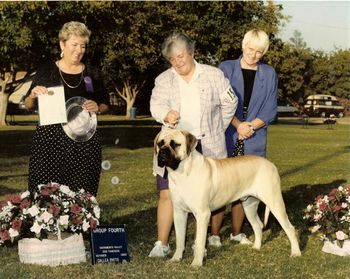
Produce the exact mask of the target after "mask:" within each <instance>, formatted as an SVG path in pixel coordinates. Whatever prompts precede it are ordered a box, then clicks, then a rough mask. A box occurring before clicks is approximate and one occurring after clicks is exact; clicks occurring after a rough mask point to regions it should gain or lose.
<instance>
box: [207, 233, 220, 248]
mask: <svg viewBox="0 0 350 279" xmlns="http://www.w3.org/2000/svg"><path fill="white" fill-rule="evenodd" d="M208 245H210V246H215V247H220V246H221V240H220V236H218V235H211V236H209V237H208Z"/></svg>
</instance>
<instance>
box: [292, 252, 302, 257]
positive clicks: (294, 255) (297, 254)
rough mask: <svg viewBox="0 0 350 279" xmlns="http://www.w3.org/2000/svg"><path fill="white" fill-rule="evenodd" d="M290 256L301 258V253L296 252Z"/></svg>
mask: <svg viewBox="0 0 350 279" xmlns="http://www.w3.org/2000/svg"><path fill="white" fill-rule="evenodd" d="M290 256H291V257H292V258H293V257H300V256H301V252H300V251H296V252H292V253H291V254H290Z"/></svg>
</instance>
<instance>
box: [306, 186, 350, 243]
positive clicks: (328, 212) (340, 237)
mask: <svg viewBox="0 0 350 279" xmlns="http://www.w3.org/2000/svg"><path fill="white" fill-rule="evenodd" d="M304 219H306V220H308V221H309V222H310V224H311V225H312V228H311V232H312V233H315V234H317V235H318V236H319V237H320V238H321V240H329V241H331V242H333V241H337V242H343V241H344V240H345V239H348V238H350V185H346V186H339V187H338V188H334V189H332V190H331V191H330V192H329V194H328V195H318V196H317V197H316V198H315V202H314V203H313V204H309V205H308V206H307V208H306V209H305V216H304Z"/></svg>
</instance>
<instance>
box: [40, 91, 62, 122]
mask: <svg viewBox="0 0 350 279" xmlns="http://www.w3.org/2000/svg"><path fill="white" fill-rule="evenodd" d="M47 90H48V93H47V94H44V95H39V97H38V102H39V103H38V104H39V121H40V126H42V125H50V124H58V123H66V122H67V113H66V102H65V99H64V88H63V86H56V87H49V88H47Z"/></svg>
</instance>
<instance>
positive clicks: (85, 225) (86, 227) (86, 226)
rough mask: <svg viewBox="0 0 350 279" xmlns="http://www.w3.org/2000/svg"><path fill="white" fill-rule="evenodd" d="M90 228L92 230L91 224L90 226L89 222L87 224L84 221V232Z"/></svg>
mask: <svg viewBox="0 0 350 279" xmlns="http://www.w3.org/2000/svg"><path fill="white" fill-rule="evenodd" d="M88 228H90V224H89V222H86V221H85V220H84V222H83V231H84V232H86V231H87V230H88Z"/></svg>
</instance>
